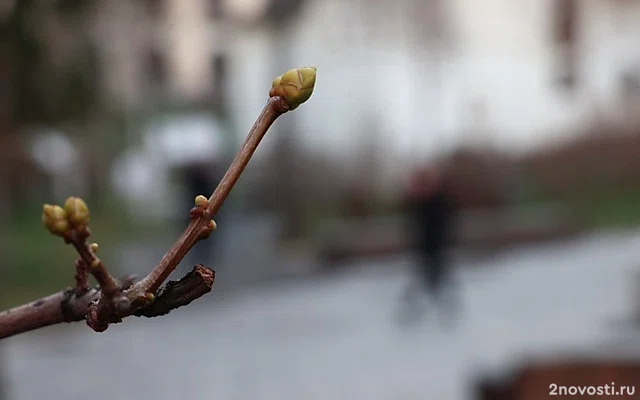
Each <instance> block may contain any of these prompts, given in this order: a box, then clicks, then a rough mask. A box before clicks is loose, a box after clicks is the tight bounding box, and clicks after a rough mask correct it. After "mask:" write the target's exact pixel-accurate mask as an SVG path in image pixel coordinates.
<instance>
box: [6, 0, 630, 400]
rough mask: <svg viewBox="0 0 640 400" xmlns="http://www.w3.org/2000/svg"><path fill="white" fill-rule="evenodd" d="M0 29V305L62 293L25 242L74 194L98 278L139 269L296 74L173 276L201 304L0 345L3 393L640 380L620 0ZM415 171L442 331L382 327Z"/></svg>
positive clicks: (154, 9)
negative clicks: (443, 244)
mask: <svg viewBox="0 0 640 400" xmlns="http://www.w3.org/2000/svg"><path fill="white" fill-rule="evenodd" d="M0 24H1V25H0V26H1V30H2V37H3V40H2V41H1V42H0V165H1V167H0V214H1V216H0V218H1V221H2V223H0V234H1V235H2V238H3V240H2V241H0V306H1V307H2V308H6V307H10V306H14V305H17V304H20V303H23V302H25V301H28V300H32V299H35V298H37V297H40V296H44V295H46V294H49V293H50V292H53V291H56V290H59V289H61V288H63V287H66V286H69V285H72V284H73V261H74V259H75V255H74V252H73V250H72V249H71V248H68V247H67V246H65V245H64V244H63V243H62V242H61V241H60V240H56V238H54V237H52V236H51V235H49V234H48V233H47V232H46V231H45V229H43V227H42V225H41V223H40V213H41V206H42V204H43V203H62V202H63V201H64V199H65V198H66V197H67V196H69V195H76V196H82V197H84V198H85V199H86V200H87V202H88V204H89V206H90V207H91V210H92V231H93V233H94V238H95V240H96V241H97V242H98V243H99V244H100V249H101V250H100V251H101V258H102V259H103V260H104V261H105V262H106V263H107V265H108V266H109V268H110V269H111V270H112V271H113V272H114V273H117V274H119V275H126V274H131V273H135V274H138V275H139V276H143V275H144V274H145V273H146V272H148V271H149V270H150V268H151V267H152V266H153V265H154V264H155V263H156V262H157V261H158V260H159V259H160V258H161V257H162V255H163V254H164V252H165V251H166V250H167V249H168V248H169V247H170V246H171V244H172V243H173V241H174V240H175V239H176V238H177V236H178V235H179V233H180V232H181V230H182V229H183V228H184V226H185V224H186V223H187V221H188V210H189V208H190V207H191V206H192V202H193V197H194V196H195V195H197V194H200V193H204V194H207V195H208V194H210V193H211V191H212V190H213V189H214V188H215V186H216V184H217V182H218V181H219V179H220V178H221V177H222V175H223V174H224V171H225V170H226V168H227V166H228V165H229V163H230V161H231V159H232V158H233V156H234V155H235V152H236V151H237V150H238V148H239V146H240V143H241V142H242V140H243V139H244V137H245V135H246V133H247V132H248V130H249V128H250V127H251V126H252V124H253V122H254V121H255V118H256V117H257V116H258V114H259V112H260V111H261V109H262V107H263V106H264V104H265V102H266V99H267V93H268V90H269V88H270V84H271V81H272V79H273V78H274V77H275V76H277V75H280V74H282V73H283V72H284V71H286V70H288V69H290V68H292V67H300V66H306V65H315V66H316V67H317V68H318V80H317V83H316V88H315V92H314V94H313V96H312V98H311V100H310V101H309V102H308V104H305V105H304V106H302V107H300V108H299V109H298V110H296V111H295V112H293V113H289V114H286V115H284V116H283V117H281V118H280V119H279V120H278V121H277V122H276V124H275V125H274V126H273V127H272V129H271V130H270V132H269V134H268V135H267V136H266V138H265V139H264V141H263V143H262V144H261V145H260V147H259V149H258V151H257V153H256V155H255V157H254V158H253V159H252V160H251V163H250V164H249V166H248V168H247V170H246V172H245V173H244V174H243V175H242V177H241V179H240V181H239V182H238V184H237V185H236V187H235V188H234V190H233V192H232V194H231V196H230V198H229V199H228V200H227V202H226V203H225V205H224V207H223V208H222V210H221V212H220V214H219V215H218V217H217V218H216V220H217V222H218V226H219V228H218V230H217V231H216V232H215V233H214V235H212V237H211V239H210V240H209V241H207V242H206V243H205V242H203V243H200V244H198V245H197V246H196V248H195V249H194V250H193V251H192V253H191V254H189V255H188V257H187V260H185V262H184V263H183V265H181V266H180V268H179V270H178V271H176V273H175V274H174V275H175V278H177V277H179V276H181V275H183V274H184V273H185V272H186V271H188V270H190V268H191V266H192V265H194V264H195V263H204V264H207V265H210V266H212V267H213V268H215V269H216V272H217V280H216V283H215V285H214V291H213V292H212V293H211V294H210V295H208V296H205V297H204V298H202V299H199V300H198V301H197V302H195V303H193V304H191V305H190V306H189V307H187V308H184V309H180V310H177V311H174V312H172V313H171V314H170V315H168V316H165V317H161V318H156V319H152V320H139V319H127V320H126V321H125V322H124V323H123V324H121V325H115V326H112V327H111V328H110V329H109V330H108V331H107V332H106V333H104V334H95V333H92V332H91V331H89V329H88V328H87V327H86V326H85V325H84V324H82V323H78V324H74V325H70V326H56V327H50V328H45V329H42V330H39V331H35V332H30V333H27V334H23V335H20V336H17V337H14V338H10V339H6V340H4V341H3V342H2V343H0V397H2V396H4V398H5V399H11V400H13V399H20V400H23V399H43V398H66V399H76V398H78V399H80V398H84V396H86V393H89V392H90V393H92V398H94V399H96V400H98V399H108V398H112V396H113V393H112V392H110V391H106V392H103V391H102V390H101V389H100V390H98V389H97V388H100V387H104V386H105V385H104V380H107V381H109V382H113V384H111V383H110V384H109V386H110V387H111V386H112V385H117V386H118V393H119V396H120V395H122V396H125V397H126V398H129V397H134V396H139V395H143V394H144V395H150V396H152V397H154V398H156V399H173V398H176V397H177V396H190V397H192V398H203V399H204V398H224V399H299V398H308V399H352V398H371V399H391V398H393V399H424V398H434V399H443V400H444V399H470V398H486V399H496V398H514V399H515V398H519V399H520V398H525V397H517V396H516V395H515V394H513V393H518V390H517V389H514V388H515V386H517V385H521V387H524V386H522V385H525V386H526V383H522V382H526V379H529V382H534V383H529V385H533V386H528V387H529V388H532V387H536V388H538V389H536V390H541V392H540V393H542V394H541V395H539V396H538V397H534V398H542V397H543V396H546V395H547V394H548V389H549V385H550V384H551V383H554V382H555V383H557V384H561V382H560V376H561V375H562V374H560V375H553V374H552V375H551V376H553V377H556V376H558V379H557V381H550V380H549V379H550V378H549V375H544V374H542V376H543V378H536V376H537V375H536V374H535V373H533V374H529V375H527V372H526V371H530V369H531V368H533V369H534V370H535V368H542V370H544V368H547V367H546V365H558V363H560V364H562V363H564V364H562V365H565V364H566V365H567V367H566V368H567V370H572V371H574V370H575V371H577V370H582V369H584V368H587V367H586V366H589V365H590V366H591V367H588V368H587V369H588V370H589V371H591V369H589V368H592V369H593V368H595V370H596V371H602V370H603V369H602V368H605V367H604V366H607V367H606V368H609V369H607V370H606V371H609V372H607V374H608V375H607V374H605V373H602V374H600V375H598V374H599V372H598V373H593V374H591V375H590V376H591V378H590V379H592V380H591V381H588V382H589V383H584V382H587V381H581V382H583V383H582V384H585V385H596V386H597V385H604V384H607V383H611V382H612V381H613V382H616V383H617V384H618V385H625V384H626V385H630V384H632V383H634V382H635V383H636V384H638V385H639V386H640V372H639V368H638V364H640V334H638V331H637V330H636V324H637V323H636V321H640V285H639V283H640V280H639V277H640V274H639V273H640V229H639V226H640V225H639V224H640V112H639V111H640V46H638V45H637V44H638V42H639V41H640V2H638V1H633V0H520V1H513V0H483V1H479V0H449V1H446V0H396V1H393V2H389V1H385V0H108V1H107V0H37V1H36V0H0ZM432 166H437V167H438V168H439V169H441V170H443V171H446V176H447V179H448V187H449V188H450V189H452V190H451V191H450V193H451V194H452V196H451V199H452V204H455V206H456V210H457V212H456V218H455V229H454V233H455V234H454V241H452V242H451V243H450V245H447V246H448V247H447V249H450V250H451V254H452V256H451V258H450V259H451V263H450V265H449V268H448V270H450V271H451V274H450V275H451V276H452V277H453V280H454V281H455V285H454V286H455V292H456V293H457V298H458V303H459V304H458V312H457V317H456V322H455V323H454V324H450V325H447V324H441V323H440V320H439V318H437V317H436V316H437V313H435V311H434V310H431V309H429V311H426V312H424V313H423V314H422V315H421V316H420V317H419V318H417V319H416V320H414V321H413V323H412V324H409V325H406V324H399V323H398V321H397V320H396V318H395V317H394V315H395V314H396V310H397V309H398V307H399V305H401V304H402V301H401V298H402V293H403V291H404V288H405V287H406V286H407V285H408V284H410V283H411V282H413V281H415V280H416V275H415V274H414V273H413V270H414V266H415V265H416V264H420V261H419V260H418V261H417V260H416V257H415V256H414V253H415V251H414V247H413V246H412V243H413V241H412V236H411V231H410V230H408V229H406V223H405V222H406V220H407V216H409V219H411V214H407V211H406V208H405V207H404V204H405V197H406V193H407V182H408V181H409V177H410V175H411V173H412V171H414V170H415V169H416V168H422V167H432ZM580 368H582V369H580ZM611 369H613V371H614V372H611ZM519 371H525V372H522V373H521V372H519ZM615 371H617V372H615ZM623 373H624V374H627V375H621V374H623ZM518 374H520V375H518ZM616 374H617V375H616ZM518 376H520V380H518V379H515V378H514V377H516V378H517V377H518ZM527 376H528V377H529V378H526V379H525V378H522V377H527ZM531 376H533V378H531ZM563 376H564V375H563ZM576 376H577V375H576ZM605 377H606V378H605ZM34 379H35V380H36V381H35V382H34ZM514 379H515V380H514ZM532 379H533V381H532ZM535 379H538V380H537V381H536V380H535ZM545 379H546V380H545ZM554 379H555V378H554ZM575 379H578V378H575ZM513 382H515V383H513ZM572 382H573V381H572ZM576 382H577V381H576ZM569 384H571V383H567V385H569ZM574 384H577V383H575V382H574ZM509 385H511V386H509ZM536 385H537V386H536ZM510 390H511V392H509V391H510ZM530 390H533V389H530ZM638 390H639V391H640V388H638ZM505 393H511V394H510V396H511V397H504V396H506V395H505ZM499 395H502V396H503V397H497V396H499ZM492 396H493V397H492Z"/></svg>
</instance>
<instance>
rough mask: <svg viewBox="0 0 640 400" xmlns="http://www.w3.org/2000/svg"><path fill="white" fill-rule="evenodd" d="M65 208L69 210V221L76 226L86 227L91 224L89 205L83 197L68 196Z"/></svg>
mask: <svg viewBox="0 0 640 400" xmlns="http://www.w3.org/2000/svg"><path fill="white" fill-rule="evenodd" d="M64 210H65V211H66V212H67V215H68V219H69V223H71V226H73V227H74V228H78V227H85V226H87V225H88V224H89V207H87V203H85V202H84V200H82V199H81V198H79V197H69V198H67V200H66V201H65V202H64Z"/></svg>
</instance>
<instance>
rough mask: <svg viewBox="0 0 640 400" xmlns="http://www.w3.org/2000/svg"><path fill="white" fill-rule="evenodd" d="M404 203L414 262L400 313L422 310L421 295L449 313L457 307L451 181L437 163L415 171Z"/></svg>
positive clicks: (413, 313)
mask: <svg viewBox="0 0 640 400" xmlns="http://www.w3.org/2000/svg"><path fill="white" fill-rule="evenodd" d="M404 206H405V213H406V217H407V219H408V221H407V222H408V228H409V237H410V241H411V249H412V250H413V253H415V256H416V258H417V260H416V261H417V262H416V264H415V266H414V267H415V273H414V276H413V278H412V281H411V282H410V284H409V286H408V288H407V289H406V291H405V293H404V295H403V307H404V312H405V315H404V316H403V317H405V318H406V317H416V313H417V312H418V313H422V311H423V310H422V307H421V305H420V301H421V299H422V298H423V297H424V295H426V296H427V297H428V298H430V299H431V300H432V301H431V302H432V303H433V304H434V305H435V306H436V307H437V308H438V309H439V311H440V314H441V315H442V314H443V313H444V314H446V316H447V317H451V316H452V314H453V313H455V311H456V308H457V305H456V304H455V300H456V299H455V298H454V293H453V286H452V284H453V282H452V271H451V258H450V250H451V247H452V244H453V238H454V237H453V233H454V232H453V230H454V229H453V228H454V222H455V211H456V210H455V199H454V196H453V192H452V190H451V183H450V182H449V179H448V178H447V176H446V175H445V173H444V172H443V171H441V170H440V169H438V168H436V167H429V168H420V169H417V170H416V171H414V172H413V173H412V175H411V177H410V180H409V185H408V188H407V192H406V196H405V204H404ZM405 322H406V320H405Z"/></svg>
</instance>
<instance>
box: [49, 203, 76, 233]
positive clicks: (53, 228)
mask: <svg viewBox="0 0 640 400" xmlns="http://www.w3.org/2000/svg"><path fill="white" fill-rule="evenodd" d="M67 217H68V215H67V212H66V211H65V210H64V209H63V208H62V207H60V206H57V205H51V204H45V205H44V206H43V207H42V223H43V225H44V226H45V228H47V229H48V230H49V232H51V233H53V234H54V235H58V236H62V235H64V234H65V233H67V232H68V231H69V230H70V229H71V226H70V225H69V221H68V220H67Z"/></svg>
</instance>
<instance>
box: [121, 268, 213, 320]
mask: <svg viewBox="0 0 640 400" xmlns="http://www.w3.org/2000/svg"><path fill="white" fill-rule="evenodd" d="M215 277H216V274H215V271H213V270H212V269H209V268H207V267H205V266H204V265H196V266H195V267H194V268H193V270H192V271H191V272H189V273H188V274H187V275H185V276H184V277H183V278H182V279H180V280H179V281H169V282H167V284H166V285H165V286H164V287H163V288H162V289H160V292H159V293H158V297H156V299H155V301H154V302H152V303H151V304H150V305H149V306H147V307H142V308H139V309H137V310H136V311H135V312H134V313H133V315H135V316H137V317H148V318H151V317H157V316H160V315H165V314H168V313H169V311H171V310H175V309H176V308H178V307H182V306H186V305H187V304H189V303H191V302H192V301H193V300H195V299H197V298H198V297H200V296H202V295H204V294H206V293H209V292H210V291H211V289H212V287H213V282H214V280H215Z"/></svg>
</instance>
